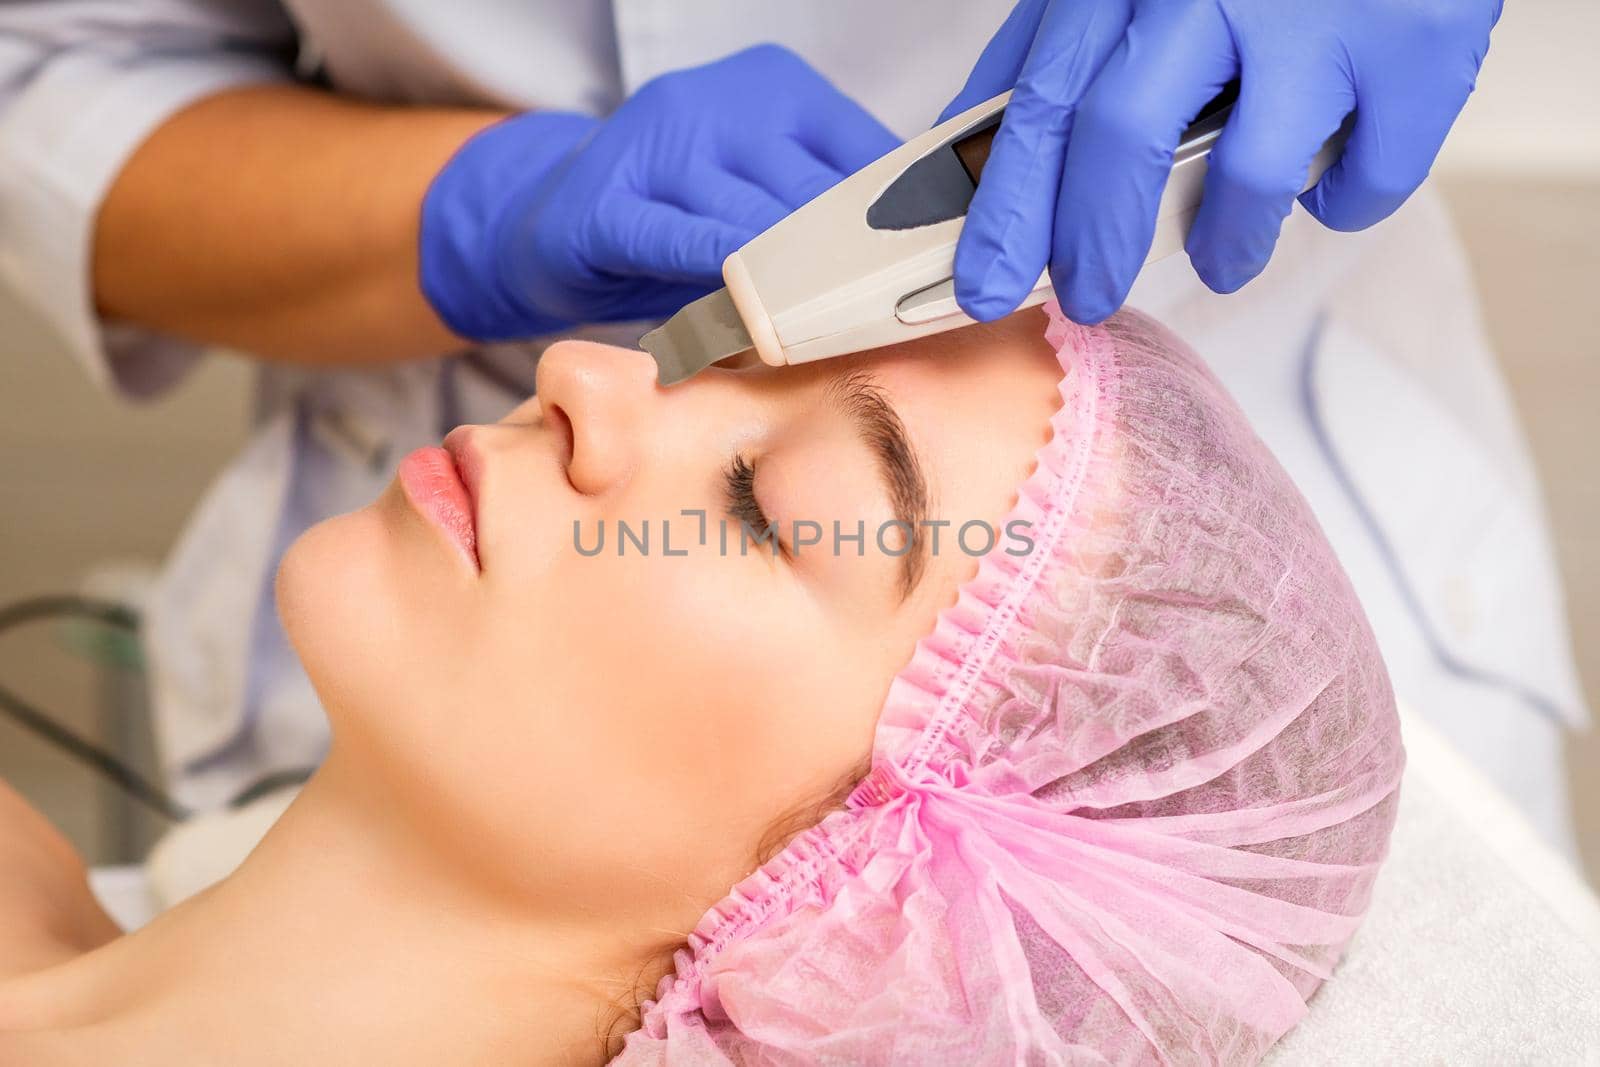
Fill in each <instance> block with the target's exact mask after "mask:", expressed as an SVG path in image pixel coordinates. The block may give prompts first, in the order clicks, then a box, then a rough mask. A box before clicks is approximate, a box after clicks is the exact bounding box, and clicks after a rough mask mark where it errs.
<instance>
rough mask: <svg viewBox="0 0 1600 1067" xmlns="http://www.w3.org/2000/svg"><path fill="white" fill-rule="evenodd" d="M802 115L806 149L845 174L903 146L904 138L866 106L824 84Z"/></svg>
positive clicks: (801, 134) (802, 133)
mask: <svg viewBox="0 0 1600 1067" xmlns="http://www.w3.org/2000/svg"><path fill="white" fill-rule="evenodd" d="M823 89H824V90H825V91H819V92H817V94H816V95H815V97H814V99H812V100H810V101H808V105H807V106H806V107H805V108H804V109H803V110H802V111H801V113H800V115H799V131H798V132H799V136H798V139H799V141H800V143H801V144H802V145H804V146H805V149H806V151H808V152H810V153H811V154H812V155H814V156H816V157H817V158H818V159H820V160H821V161H822V162H823V163H825V164H827V165H828V166H830V167H832V168H833V169H834V170H836V171H839V172H841V173H842V174H854V173H855V172H856V171H858V170H860V169H861V168H862V167H864V166H866V165H867V164H868V163H871V162H873V161H874V160H876V159H879V158H880V157H882V156H884V155H885V154H887V153H889V152H892V151H894V150H895V149H896V148H899V147H900V138H898V137H896V136H895V135H894V134H893V133H892V132H890V130H889V128H888V127H887V126H885V125H884V124H883V123H881V122H879V121H878V120H877V118H876V117H875V116H874V115H873V114H872V113H871V112H870V111H868V110H867V109H866V108H864V107H862V106H861V105H860V104H858V103H856V102H855V101H854V100H852V99H851V98H850V97H848V96H846V95H845V94H844V93H842V92H840V91H839V90H837V89H835V88H834V87H833V86H831V85H824V86H823Z"/></svg>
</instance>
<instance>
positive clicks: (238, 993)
mask: <svg viewBox="0 0 1600 1067" xmlns="http://www.w3.org/2000/svg"><path fill="white" fill-rule="evenodd" d="M337 757H338V753H337V747H336V749H335V753H334V754H332V755H330V757H329V760H328V763H327V764H326V765H325V766H324V767H323V769H322V770H321V771H319V772H318V774H317V775H316V777H315V778H313V779H312V781H311V782H309V783H308V784H307V785H306V788H305V789H304V790H303V791H302V793H301V795H300V796H299V797H298V798H297V799H296V801H295V803H294V804H293V805H291V806H290V808H289V810H288V811H287V812H286V813H285V814H284V816H283V818H282V819H280V820H279V821H278V823H277V824H276V825H275V826H274V827H273V828H272V831H271V832H270V833H269V834H268V835H267V837H266V838H265V839H264V840H263V841H262V842H261V844H260V845H259V846H258V847H257V848H256V850H255V851H254V852H252V853H251V855H250V857H249V859H247V860H246V861H245V863H244V864H243V865H242V866H241V867H240V868H239V870H238V871H237V872H235V873H234V874H233V875H231V876H230V877H228V878H227V879H225V880H224V881H222V882H221V883H219V884H218V885H216V886H213V887H212V888H211V889H208V890H206V891H205V892H204V893H201V894H199V895H198V896H196V897H194V898H193V899H191V900H189V901H186V902H185V903H183V904H182V905H180V906H178V907H176V908H174V909H173V910H171V911H169V912H167V913H165V914H163V915H162V916H160V917H158V918H157V919H156V920H155V921H154V922H152V923H151V924H150V925H149V926H147V927H145V928H143V929H141V930H139V931H137V932H136V933H134V934H132V935H130V936H128V937H124V938H121V939H119V940H118V941H115V942H112V943H111V944H109V945H107V946H105V947H104V948H102V949H99V950H97V951H95V952H92V953H89V954H88V955H85V956H82V957H79V958H78V959H76V960H73V961H72V962H70V963H68V964H65V965H63V966H61V967H57V968H54V969H52V970H50V971H46V972H44V973H42V974H39V975H36V976H33V978H31V979H29V980H28V981H27V983H26V984H25V986H24V987H23V988H22V989H20V990H18V991H17V993H18V995H19V996H20V997H22V998H24V1000H25V1001H26V1003H25V1004H24V1005H20V1006H19V1005H16V1002H15V1001H14V1002H13V1006H18V1007H20V1009H21V1010H20V1011H19V1012H18V1017H21V1018H29V1019H38V1020H44V1021H43V1022H42V1024H41V1027H42V1028H39V1029H34V1030H31V1031H30V1032H29V1033H28V1034H25V1035H22V1036H21V1040H23V1041H37V1042H38V1052H39V1054H40V1055H39V1056H38V1057H37V1058H34V1057H24V1059H25V1061H26V1062H30V1063H33V1062H38V1063H45V1062H50V1059H58V1058H59V1059H62V1060H64V1061H65V1062H75V1061H76V1060H77V1058H78V1055H79V1053H80V1052H87V1051H88V1045H89V1043H90V1042H91V1040H92V1043H93V1044H94V1045H95V1048H96V1049H97V1050H98V1051H99V1052H104V1053H114V1054H115V1056H113V1057H104V1056H101V1055H94V1056H84V1059H85V1061H86V1062H113V1061H114V1060H115V1061H117V1062H134V1061H138V1062H208V1063H210V1062H217V1063H221V1062H226V1063H236V1064H247V1063H253V1062H257V1061H259V1062H263V1063H267V1062H270V1063H286V1062H287V1063H311V1062H327V1061H328V1060H329V1053H330V1040H335V1041H336V1042H337V1052H338V1054H337V1056H336V1057H335V1058H336V1059H337V1060H338V1061H339V1062H351V1063H397V1064H398V1063H428V1064H434V1063H491V1062H509V1061H511V1060H515V1061H516V1062H519V1063H543V1062H549V1063H563V1064H566V1063H584V1062H599V1061H601V1060H603V1058H604V1055H603V1050H604V1041H603V1037H602V1036H601V1035H602V1031H603V1030H604V1028H605V1026H606V1024H607V1023H608V1022H609V1021H610V1020H609V1019H608V1018H607V1014H608V1011H609V1009H610V1006H611V1005H612V1004H613V1003H615V1000H616V997H617V994H618V992H619V990H620V989H621V986H620V982H618V981H612V980H609V979H607V978H605V977H602V976H611V975H614V976H616V979H619V980H620V979H622V978H624V977H631V971H636V970H637V969H638V966H639V964H640V962H641V961H640V960H639V959H637V958H633V957H631V956H630V954H629V952H628V947H627V946H626V945H624V944H621V943H620V940H621V939H620V938H619V937H618V936H617V934H616V933H615V931H616V929H617V928H618V925H619V924H616V923H614V922H609V921H606V920H607V919H608V918H609V917H601V916H597V917H596V921H595V922H594V923H593V924H592V925H590V926H587V927H582V928H578V927H575V925H574V924H573V922H572V921H571V919H570V918H563V919H562V920H561V921H559V922H557V921H555V920H554V919H550V918H543V917H541V915H540V914H539V909H538V908H536V907H534V906H531V905H527V904H519V903H517V902H512V901H507V900H505V899H504V897H503V896H495V895H493V894H491V893H487V892H480V891H478V890H477V889H476V887H473V886H471V885H466V884H463V883H462V881H461V880H459V879H453V878H452V876H451V875H452V872H450V871H446V870H440V869H439V868H440V864H439V863H438V862H437V861H436V860H433V861H432V862H430V859H431V858H430V857H429V856H427V855H425V854H422V853H421V852H420V851H419V849H418V846H416V845H415V844H414V843H413V842H412V840H411V838H410V835H408V834H407V833H406V831H405V828H404V827H403V826H402V825H400V824H399V823H398V821H397V820H396V818H395V817H393V816H392V815H389V814H387V813H386V812H385V811H383V810H377V809H375V808H374V807H373V806H372V804H371V802H370V801H369V800H368V799H367V798H366V794H365V793H363V792H362V791H361V790H359V789H356V788H352V785H353V778H354V776H353V775H351V774H350V773H349V772H348V770H347V769H346V768H345V767H343V766H342V765H340V763H339V762H338V758H337ZM9 997H10V994H9V993H8V998H9ZM154 1035H161V1039H162V1044H163V1046H165V1047H166V1051H167V1052H168V1053H177V1055H175V1056H174V1055H171V1054H169V1055H166V1056H165V1057H163V1056H162V1055H161V1054H160V1053H161V1052H162V1049H157V1048H150V1047H149V1046H150V1042H151V1041H152V1040H153V1036H154ZM6 1040H9V1039H7V1038H3V1037H0V1053H3V1052H4V1048H5V1045H4V1042H5V1041H6ZM69 1050H70V1053H71V1054H70V1055H68V1054H67V1053H68V1052H69ZM139 1052H145V1053H155V1055H148V1054H147V1055H137V1054H135V1053H139ZM47 1053H48V1054H49V1055H50V1059H46V1058H45V1054H47ZM0 1062H10V1060H9V1059H7V1057H6V1055H4V1054H0ZM19 1062H21V1061H19Z"/></svg>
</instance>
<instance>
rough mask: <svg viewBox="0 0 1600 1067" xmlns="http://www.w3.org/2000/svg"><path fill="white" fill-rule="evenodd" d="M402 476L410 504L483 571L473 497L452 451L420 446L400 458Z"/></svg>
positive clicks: (401, 484) (400, 474) (402, 485)
mask: <svg viewBox="0 0 1600 1067" xmlns="http://www.w3.org/2000/svg"><path fill="white" fill-rule="evenodd" d="M399 478H400V487H401V488H402V489H404V490H405V494H406V497H407V498H408V499H409V500H410V501H411V506H412V507H414V508H416V509H417V510H418V511H419V512H421V513H422V515H423V516H424V517H425V518H427V519H429V520H430V521H431V522H432V523H433V524H434V525H435V526H437V527H439V528H440V529H441V530H443V531H444V533H445V536H446V537H448V538H450V540H451V541H452V542H454V543H455V544H456V546H457V547H459V548H460V549H461V551H462V553H463V554H464V555H465V556H466V557H467V559H468V560H469V561H470V562H471V563H472V569H473V570H475V571H476V570H480V569H481V567H480V564H479V562H478V528H477V522H476V520H475V519H474V517H473V503H472V496H471V494H470V493H469V492H468V490H467V485H466V483H465V482H464V481H463V480H462V477H461V473H460V472H459V471H458V470H457V469H456V461H455V459H454V458H453V457H452V456H451V454H450V453H449V452H446V451H445V450H444V449H442V448H439V447H436V446H435V447H431V448H419V449H417V450H416V451H415V452H412V453H411V454H410V455H408V456H406V458H405V459H403V460H401V461H400V473H399Z"/></svg>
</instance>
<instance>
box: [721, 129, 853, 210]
mask: <svg viewBox="0 0 1600 1067" xmlns="http://www.w3.org/2000/svg"><path fill="white" fill-rule="evenodd" d="M729 169H730V170H733V171H734V172H735V173H737V174H738V175H739V176H740V177H741V178H744V179H745V180H747V181H750V182H752V183H754V184H755V185H757V186H759V187H760V188H762V189H764V190H765V191H766V192H767V193H768V194H769V195H771V196H772V197H773V198H775V199H776V200H777V201H778V202H779V203H781V204H783V205H784V206H785V207H786V208H787V209H788V210H789V211H793V210H794V209H795V208H797V207H799V206H800V205H802V204H805V203H807V202H809V201H811V200H813V199H815V198H816V197H817V196H818V195H820V194H821V193H824V192H826V191H827V190H829V189H831V188H833V187H834V186H835V185H837V184H838V183H839V181H840V180H841V179H843V178H844V177H845V175H846V174H847V173H848V172H847V171H841V170H840V169H839V168H837V167H835V166H833V165H832V164H831V163H827V162H825V161H823V160H821V159H818V158H817V157H816V156H815V155H813V154H812V153H811V151H810V150H808V149H807V148H806V147H805V146H804V145H802V144H801V143H800V142H798V141H792V140H790V139H788V138H787V137H777V138H773V139H771V140H767V141H764V142H763V143H762V145H761V149H760V151H757V152H751V153H750V154H749V155H748V156H747V157H745V158H742V159H740V160H739V161H738V165H737V166H730V168H729Z"/></svg>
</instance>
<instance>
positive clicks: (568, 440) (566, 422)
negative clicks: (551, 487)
mask: <svg viewBox="0 0 1600 1067" xmlns="http://www.w3.org/2000/svg"><path fill="white" fill-rule="evenodd" d="M544 414H545V417H546V418H548V419H549V420H550V428H551V429H553V430H555V431H556V435H557V436H558V437H559V439H560V441H561V466H562V468H563V469H567V468H570V467H571V466H572V456H573V452H574V450H575V448H576V441H575V440H574V439H573V436H572V420H571V419H570V418H568V417H567V413H566V412H565V411H563V410H561V405H560V404H546V405H544Z"/></svg>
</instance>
